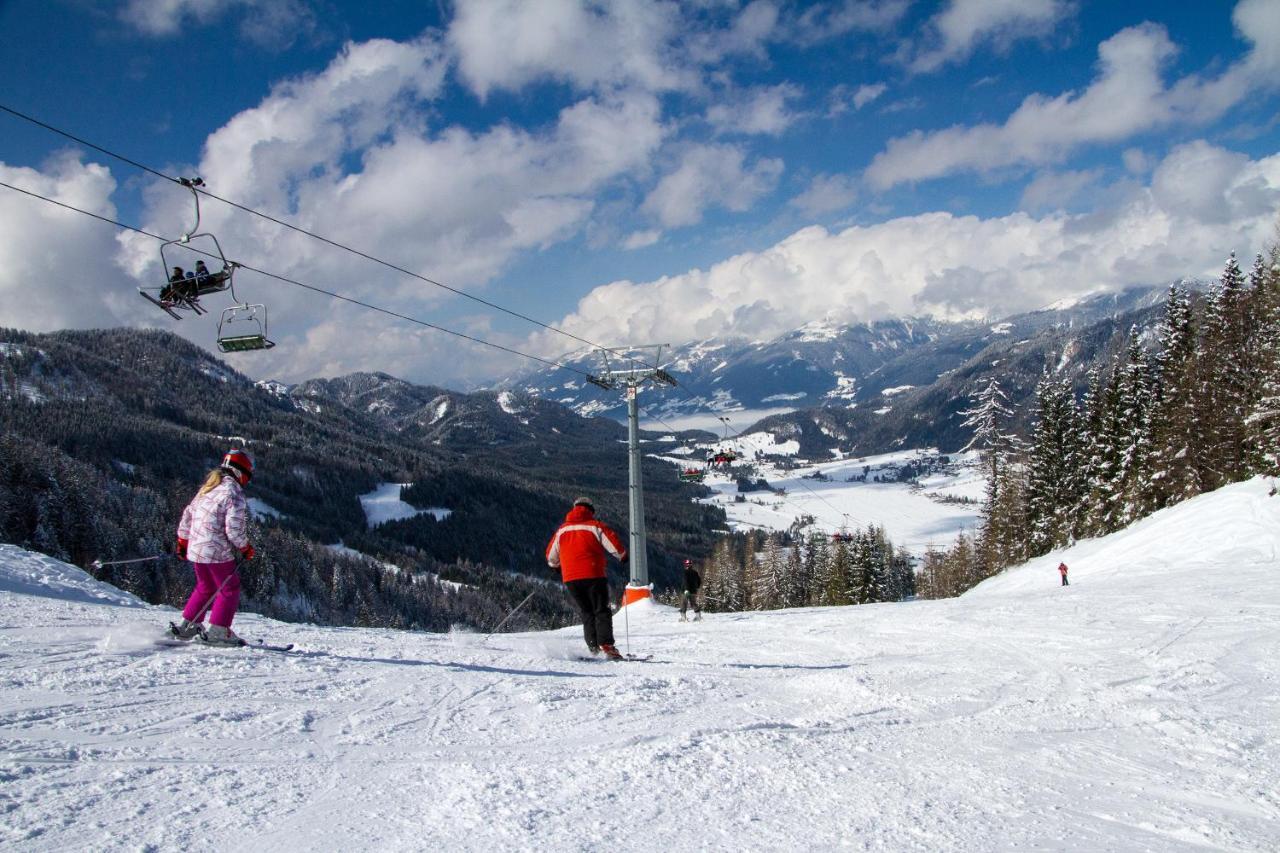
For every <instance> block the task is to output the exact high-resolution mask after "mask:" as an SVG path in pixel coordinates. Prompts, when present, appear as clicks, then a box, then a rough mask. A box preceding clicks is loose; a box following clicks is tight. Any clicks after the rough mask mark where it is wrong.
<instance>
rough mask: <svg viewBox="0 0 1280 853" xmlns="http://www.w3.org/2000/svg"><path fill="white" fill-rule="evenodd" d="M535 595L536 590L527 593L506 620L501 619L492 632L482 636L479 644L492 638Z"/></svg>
mask: <svg viewBox="0 0 1280 853" xmlns="http://www.w3.org/2000/svg"><path fill="white" fill-rule="evenodd" d="M536 594H537V590H534V591H533V592H531V593H529V594H528V595H526V596H525V597H524V601H522V602H520V603H519V604H517V605H516V606H515V608H514V609H513V610H512V611H511V612H510V613H508V614H507V615H506V618H505V619H503V620H502V621H501V622H499V623H498V624H497V625H495V626H493V630H492V631H490V632H489V633H487V634H485V635H484V639H483V640H481V641H480V642H481V643H484V642H486V641H488V639H489V638H490V637H492V636H493V635H494V634H496V633H498V629H499V628H501V627H502V626H503V625H505V624H507V620H509V619H510V618H511V617H512V616H515V615H516V611H518V610H519V609H520V608H521V607H524V606H525V605H526V604H528V603H529V599H531V598H533V597H534V595H536Z"/></svg>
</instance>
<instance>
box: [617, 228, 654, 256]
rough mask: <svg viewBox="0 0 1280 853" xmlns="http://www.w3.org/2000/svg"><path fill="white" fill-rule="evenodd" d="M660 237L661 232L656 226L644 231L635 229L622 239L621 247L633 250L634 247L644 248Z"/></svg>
mask: <svg viewBox="0 0 1280 853" xmlns="http://www.w3.org/2000/svg"><path fill="white" fill-rule="evenodd" d="M660 239H662V232H661V231H659V230H658V229H656V228H653V229H649V230H646V231H635V232H632V233H631V234H628V235H627V237H626V239H625V240H623V241H622V248H624V249H626V250H628V251H633V250H635V249H644V248H647V247H649V246H652V245H653V244H654V243H657V242H658V241H659V240H660Z"/></svg>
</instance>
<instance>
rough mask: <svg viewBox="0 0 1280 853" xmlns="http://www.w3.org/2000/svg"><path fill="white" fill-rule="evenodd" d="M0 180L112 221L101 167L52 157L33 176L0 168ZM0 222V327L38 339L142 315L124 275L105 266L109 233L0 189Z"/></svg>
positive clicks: (111, 246)
mask: <svg viewBox="0 0 1280 853" xmlns="http://www.w3.org/2000/svg"><path fill="white" fill-rule="evenodd" d="M0 180H2V181H4V182H5V183H7V184H12V185H13V186H16V187H21V188H23V189H26V190H30V191H31V192H33V193H38V194H40V195H42V196H46V197H48V198H52V199H56V200H57V201H61V202H63V203H64V204H68V205H72V206H74V207H78V208H81V209H83V210H88V211H90V212H92V213H96V214H98V215H99V216H104V217H108V218H115V216H116V209H115V206H114V205H113V204H112V202H111V194H112V193H113V192H114V191H115V189H116V180H115V178H114V177H113V176H112V175H111V172H110V171H109V170H108V169H107V168H106V167H105V166H100V165H97V164H95V163H85V162H83V161H82V160H81V159H80V157H79V156H78V155H77V154H74V153H70V152H66V153H61V154H58V155H55V156H54V157H53V158H51V159H50V160H49V161H48V162H47V163H45V164H43V165H42V166H41V168H39V169H31V168H19V167H12V166H7V165H5V164H3V163H0ZM0 222H3V223H4V227H3V228H0V326H11V327H16V328H21V329H30V330H32V331H41V332H43V331H52V330H54V329H65V328H96V327H99V326H111V325H115V324H117V323H121V322H124V321H126V320H128V319H130V318H131V315H134V314H143V313H145V311H144V309H145V303H144V302H143V301H142V299H141V298H140V297H139V296H138V295H137V293H136V291H135V290H134V289H133V287H132V282H131V281H130V279H129V277H128V276H127V274H126V272H125V271H124V270H123V269H121V268H120V267H119V266H117V265H116V264H115V263H114V261H113V256H114V254H115V233H116V232H115V229H114V228H113V226H111V225H108V224H105V223H102V222H98V221H95V220H92V219H90V218H88V217H86V216H82V215H81V214H78V213H74V212H72V211H69V210H65V209H62V208H59V207H55V206H54V205H51V204H49V203H48V202H44V201H40V200H39V199H35V198H31V197H29V196H25V195H21V194H19V193H16V192H14V191H12V190H9V189H6V188H0ZM155 249H156V245H155V244H154V243H153V244H152V251H153V252H154V251H155Z"/></svg>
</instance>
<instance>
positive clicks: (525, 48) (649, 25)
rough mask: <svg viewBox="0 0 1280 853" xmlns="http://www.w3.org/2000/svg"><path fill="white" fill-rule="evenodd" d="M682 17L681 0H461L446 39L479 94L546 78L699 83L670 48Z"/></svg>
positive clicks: (579, 82)
mask: <svg viewBox="0 0 1280 853" xmlns="http://www.w3.org/2000/svg"><path fill="white" fill-rule="evenodd" d="M680 19H681V14H680V9H679V7H678V6H677V5H676V4H674V3H668V2H652V1H651V0H617V2H609V3H603V2H578V0H478V2H472V3H462V4H459V6H458V8H457V9H456V12H455V14H454V17H453V20H452V21H451V22H450V25H449V31H448V35H447V39H448V43H449V45H450V48H451V49H452V51H453V52H454V54H455V55H456V57H457V63H458V73H459V75H460V76H461V78H462V80H463V81H464V82H465V83H466V84H467V85H468V86H469V87H470V88H471V89H472V91H474V92H475V93H476V94H477V95H479V96H480V97H481V98H484V97H487V96H488V94H489V93H490V92H491V91H493V90H495V89H509V90H517V89H519V88H521V87H523V86H525V85H527V84H529V83H531V82H534V81H536V80H539V79H543V78H547V79H553V80H560V81H563V82H567V83H570V84H572V85H574V86H575V87H577V88H578V89H580V90H583V91H591V90H595V89H597V88H610V87H622V86H639V87H642V88H644V89H646V90H649V91H663V90H669V89H676V88H685V87H690V86H692V85H694V83H695V82H696V81H695V80H694V78H692V77H691V76H690V75H689V72H688V70H687V68H685V67H684V65H685V63H684V62H683V61H681V60H680V57H678V56H677V55H676V54H675V52H674V49H673V47H672V42H673V41H674V39H675V38H676V36H677V35H678V34H679V33H680V32H681V27H680Z"/></svg>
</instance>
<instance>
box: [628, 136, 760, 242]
mask: <svg viewBox="0 0 1280 853" xmlns="http://www.w3.org/2000/svg"><path fill="white" fill-rule="evenodd" d="M782 168H783V167H782V161H781V160H776V159H771V158H759V159H757V160H756V161H755V162H754V163H752V164H750V165H747V163H746V153H745V152H744V151H743V150H742V149H741V148H738V147H736V146H732V145H694V146H691V147H690V148H688V149H687V150H686V151H685V153H684V156H683V158H682V159H681V162H680V165H679V167H677V168H676V169H675V170H674V171H672V172H669V173H668V174H666V175H664V176H663V177H662V179H661V180H660V181H658V184H657V186H656V187H654V188H653V191H652V192H650V193H649V195H648V197H647V198H645V200H644V204H643V205H641V209H642V210H643V211H644V212H645V213H647V214H649V215H650V216H652V217H653V218H654V219H656V220H657V221H658V222H659V223H661V224H662V225H663V226H664V227H666V228H677V227H680V226H684V225H694V224H696V223H698V222H700V221H702V215H703V212H704V211H706V210H707V209H709V208H711V207H723V208H726V209H728V210H732V211H737V212H741V211H743V210H746V209H747V208H748V207H750V206H751V204H752V203H753V202H755V201H756V200H757V199H759V198H760V197H761V196H763V195H765V194H766V193H769V192H771V191H772V190H773V188H774V187H775V186H776V185H777V183H778V178H779V176H780V175H781V174H782Z"/></svg>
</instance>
